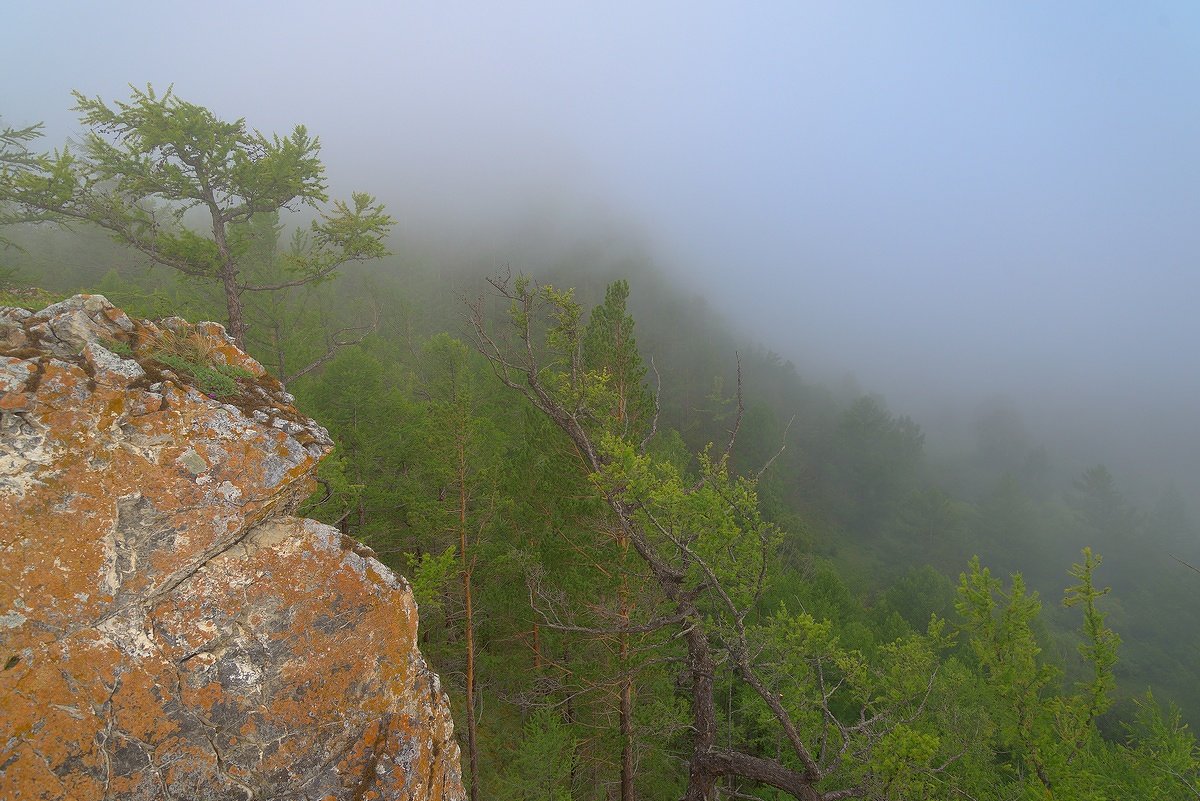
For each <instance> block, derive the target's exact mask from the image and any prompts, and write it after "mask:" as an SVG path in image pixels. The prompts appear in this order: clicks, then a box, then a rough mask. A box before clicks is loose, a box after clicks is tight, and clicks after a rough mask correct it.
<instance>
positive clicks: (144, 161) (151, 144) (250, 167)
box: [0, 86, 393, 342]
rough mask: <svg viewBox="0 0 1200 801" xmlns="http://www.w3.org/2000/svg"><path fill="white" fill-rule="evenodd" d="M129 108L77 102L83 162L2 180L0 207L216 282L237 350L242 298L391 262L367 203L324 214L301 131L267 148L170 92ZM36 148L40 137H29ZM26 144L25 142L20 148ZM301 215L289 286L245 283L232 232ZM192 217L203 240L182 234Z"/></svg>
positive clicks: (142, 98) (69, 160)
mask: <svg viewBox="0 0 1200 801" xmlns="http://www.w3.org/2000/svg"><path fill="white" fill-rule="evenodd" d="M131 89H132V96H131V98H130V100H129V102H123V101H116V102H115V103H113V104H111V105H110V104H109V103H107V102H105V101H104V100H102V99H101V98H99V97H96V98H89V97H87V96H85V95H83V94H81V93H79V92H75V93H74V96H75V100H76V105H75V110H76V111H78V112H79V114H80V122H81V123H82V124H83V125H85V126H87V127H88V128H89V131H88V133H87V134H86V135H85V137H84V140H83V143H82V146H81V152H80V154H79V155H76V154H75V153H73V152H72V151H71V150H70V149H69V148H64V149H63V150H61V151H56V152H55V153H53V154H47V155H44V156H39V157H37V158H36V159H34V160H33V161H31V162H29V163H28V164H26V165H24V168H23V169H13V168H8V167H6V168H5V169H4V170H3V171H2V172H0V201H5V202H8V203H10V204H11V205H12V207H13V208H14V209H15V210H16V214H18V215H20V216H21V218H22V219H27V220H46V221H65V220H71V219H79V220H87V221H89V222H92V223H94V224H96V225H99V226H101V227H102V228H105V229H107V230H108V231H110V232H111V233H112V234H114V235H115V236H116V237H117V239H119V240H120V241H121V242H123V243H125V244H127V245H129V246H131V247H133V248H135V249H137V250H139V251H141V252H142V253H143V254H145V255H146V256H148V257H149V258H151V259H152V260H154V261H155V262H157V263H159V264H162V265H165V266H167V267H170V268H172V269H175V270H178V271H179V272H181V273H183V274H184V275H187V276H191V277H193V278H198V279H207V280H211V281H218V280H219V281H220V282H221V284H222V286H223V291H224V294H225V300H226V306H227V311H228V314H229V328H230V333H231V334H232V336H233V337H234V339H236V340H237V341H238V342H244V337H245V331H246V323H245V320H244V319H243V315H242V305H241V304H242V301H241V294H242V293H243V292H247V291H276V290H280V289H285V288H287V287H289V286H296V285H301V284H306V283H312V282H315V281H321V280H325V279H328V278H330V277H332V276H333V274H334V273H335V271H336V270H337V268H338V267H339V266H341V265H343V264H345V263H348V262H351V261H359V260H364V259H375V258H378V257H380V256H382V255H385V254H386V249H385V247H384V245H383V239H384V237H385V236H386V235H387V233H388V231H389V230H390V229H391V226H392V224H393V221H392V220H391V218H390V217H388V216H387V215H386V214H385V213H384V211H383V207H382V206H380V205H378V204H376V203H375V201H374V199H373V198H371V197H370V196H369V195H366V194H363V193H355V194H354V195H353V196H352V202H351V203H350V204H347V203H344V202H341V201H337V202H335V203H334V204H333V207H332V210H331V211H323V210H321V209H322V206H321V204H323V203H324V202H325V201H327V200H328V197H327V195H326V192H325V190H326V180H325V170H324V166H323V165H322V164H321V161H320V159H319V158H318V154H319V152H320V141H319V140H318V139H316V138H315V137H311V136H309V134H308V131H307V130H306V129H305V128H304V126H299V125H298V126H296V127H295V129H293V131H292V133H291V134H290V135H289V136H286V137H280V136H278V135H272V136H267V135H265V134H262V133H260V132H258V131H254V130H252V129H250V128H248V127H247V125H246V123H245V121H244V120H240V119H239V120H235V121H233V122H228V121H224V120H221V119H219V118H217V117H216V116H215V115H214V114H213V113H212V112H211V111H209V110H208V109H206V108H204V107H202V106H199V105H196V104H194V103H189V102H187V101H184V100H183V99H181V98H179V97H177V96H176V95H175V94H174V93H173V92H172V90H171V89H168V90H167V91H166V93H164V94H162V95H158V94H157V93H156V92H155V91H154V89H153V87H151V86H147V87H146V89H145V90H141V89H137V88H136V87H131ZM28 133H29V134H30V136H28V137H26V140H27V139H29V138H32V136H33V135H36V134H37V133H38V132H37V131H36V130H34V131H31V132H28ZM23 143H24V142H23V141H22V144H23ZM300 206H311V207H313V208H315V209H318V213H319V219H318V220H316V221H314V222H313V223H312V224H311V226H310V234H311V238H312V242H311V246H310V247H307V248H306V249H305V250H304V252H303V253H300V254H297V255H296V257H295V258H293V259H292V260H291V263H290V265H289V269H290V271H291V273H292V275H291V276H290V277H288V278H286V279H284V280H278V281H275V282H273V283H268V284H255V283H252V282H248V281H247V280H246V279H245V277H244V276H243V275H242V268H241V265H240V259H241V257H242V255H244V254H243V253H242V252H240V248H239V242H238V237H237V236H236V234H234V233H233V229H234V228H236V227H237V226H238V225H241V224H246V223H249V222H250V221H251V220H253V218H254V217H255V216H256V215H273V214H275V213H277V212H278V211H279V210H281V209H288V210H295V209H297V208H299V207H300ZM192 208H199V209H200V210H202V211H203V212H204V213H205V214H206V215H207V216H208V217H209V218H210V220H211V226H210V227H209V229H208V230H207V231H206V233H203V234H201V233H198V232H197V231H196V230H194V229H192V228H190V227H188V225H187V224H186V220H185V215H186V214H187V212H188V211H189V210H190V209H192Z"/></svg>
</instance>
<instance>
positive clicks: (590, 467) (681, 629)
mask: <svg viewBox="0 0 1200 801" xmlns="http://www.w3.org/2000/svg"><path fill="white" fill-rule="evenodd" d="M492 285H493V287H494V288H495V289H496V290H497V292H498V294H499V298H500V300H501V301H503V302H506V303H507V304H508V323H509V326H510V327H509V331H510V332H511V334H512V336H511V337H506V336H505V335H504V334H503V333H502V332H500V331H498V330H497V329H495V328H493V327H492V326H491V325H490V324H489V323H488V321H487V319H486V318H485V308H484V304H483V302H482V301H480V302H479V303H477V304H475V305H474V306H473V315H472V322H473V326H474V329H475V334H476V338H477V340H476V344H477V346H478V348H479V349H480V351H481V352H482V353H483V354H484V355H485V356H487V357H488V358H489V360H490V361H491V362H492V366H493V368H494V370H495V373H496V375H497V376H498V378H499V379H500V381H501V382H502V383H504V384H505V385H506V386H508V387H509V388H510V389H513V390H515V391H517V392H519V393H520V394H521V395H523V396H524V397H525V398H526V399H527V401H528V402H529V403H530V404H531V405H532V406H533V407H534V408H535V409H537V410H538V411H539V412H541V413H542V414H544V415H545V416H546V417H547V418H548V419H549V420H550V421H552V422H553V423H554V424H555V425H556V426H557V427H558V428H559V429H560V430H561V431H562V432H563V434H565V435H566V437H567V438H568V439H569V440H570V442H571V444H572V445H573V447H574V448H575V449H576V451H577V452H578V455H579V460H580V462H581V464H582V466H583V469H584V470H585V471H586V472H587V473H588V474H589V476H588V477H589V480H590V483H591V486H592V487H593V488H594V491H595V492H596V494H597V496H598V497H599V498H600V499H602V500H603V502H604V504H605V505H606V506H607V508H608V511H609V512H610V513H611V516H612V520H613V525H614V526H616V527H617V528H619V529H620V531H621V536H622V537H623V538H625V539H626V540H627V541H628V544H629V550H630V553H631V555H632V557H633V558H634V559H635V560H636V561H637V562H638V563H639V565H640V572H641V574H642V575H643V576H644V577H645V580H646V582H647V585H648V587H647V589H648V590H649V594H648V595H647V596H646V600H645V602H644V604H643V605H642V606H641V607H639V608H638V609H637V610H635V611H636V616H635V615H633V614H627V615H625V616H624V618H626V619H621V620H619V621H618V624H617V627H616V631H617V632H618V633H621V634H625V635H641V634H646V633H649V632H659V633H661V634H662V635H663V636H662V638H661V641H662V643H663V645H662V647H663V648H664V649H666V650H665V651H664V653H663V657H662V659H663V660H666V661H668V662H670V663H671V664H674V665H676V666H677V667H678V669H679V670H680V674H679V679H678V682H677V688H678V689H679V690H680V691H681V692H684V693H685V694H686V696H687V699H688V705H689V707H690V713H689V715H690V720H689V725H688V727H687V734H686V738H685V739H686V743H685V744H684V747H685V749H686V752H687V753H686V756H685V757H684V758H685V761H686V764H687V778H686V787H685V789H684V790H683V794H682V797H683V799H685V801H707V800H708V799H712V798H714V797H716V796H715V793H716V792H717V786H718V783H719V782H722V781H726V782H730V781H739V782H740V781H748V782H751V783H755V784H759V785H766V786H768V787H773V788H775V789H776V790H779V791H782V792H783V793H785V794H787V795H790V796H792V797H793V798H796V799H801V801H837V799H842V798H852V797H865V796H869V795H871V794H872V793H874V792H875V789H876V786H877V785H878V784H879V783H880V782H883V781H889V782H892V783H894V782H895V779H896V777H903V776H904V775H905V774H906V772H908V771H909V769H910V768H915V767H918V766H919V765H924V764H925V763H928V762H930V761H931V760H932V759H933V758H934V755H935V754H936V753H937V752H938V750H939V749H941V748H943V747H944V744H943V743H942V742H941V741H940V740H939V739H938V738H936V737H934V736H932V735H930V734H928V733H926V732H920V731H917V730H916V729H914V728H912V727H911V726H910V724H911V723H912V722H913V721H915V720H916V719H917V718H919V717H920V716H921V715H922V714H923V711H924V710H925V708H926V705H927V701H928V699H929V697H930V694H931V693H932V692H933V689H934V686H935V682H934V679H935V677H936V672H937V667H936V666H937V658H936V653H937V651H938V650H939V649H940V648H941V647H943V646H942V643H943V640H942V638H941V635H940V624H939V623H937V622H936V621H934V622H933V623H931V625H930V629H931V630H930V634H929V635H928V636H924V635H914V636H913V637H911V638H909V639H908V640H907V641H904V642H897V643H896V644H894V645H893V646H892V647H890V648H889V649H887V650H886V651H884V652H883V656H882V657H881V659H882V662H881V663H880V664H877V665H872V664H867V663H866V662H864V661H863V659H862V657H861V656H859V655H856V654H855V653H853V652H851V651H848V650H846V649H845V648H843V647H842V646H840V645H839V644H838V643H837V641H836V637H834V636H831V635H830V634H829V633H828V632H826V633H824V634H823V635H822V636H821V637H816V636H815V631H816V629H818V628H821V626H820V625H819V624H817V623H815V622H814V621H813V620H812V619H811V618H808V617H807V616H806V615H803V614H800V615H795V614H791V613H789V612H788V611H787V610H781V611H780V612H779V613H777V614H775V615H774V616H771V617H770V618H769V619H768V620H767V621H766V622H765V623H763V622H760V619H761V615H762V612H761V611H760V610H759V604H760V602H761V601H762V599H763V592H764V590H765V588H766V587H767V585H768V583H769V582H770V581H771V576H772V571H773V569H774V568H773V566H774V565H775V564H776V563H777V559H776V553H777V549H778V546H779V543H780V540H781V537H782V532H781V531H780V530H779V529H778V528H776V527H775V526H773V525H772V524H770V523H769V522H767V521H765V520H764V519H763V518H762V516H761V514H760V512H759V509H758V498H757V494H756V491H755V480H754V479H753V478H746V477H740V476H737V475H736V474H734V473H733V472H732V471H731V470H730V467H729V455H730V451H731V449H732V447H733V444H734V441H735V439H736V433H737V429H738V426H739V421H740V417H741V403H740V391H739V394H738V398H739V402H738V413H737V415H736V417H735V419H734V421H733V424H732V430H731V432H730V436H729V442H728V444H727V446H726V447H725V448H724V449H723V450H722V451H720V452H715V451H714V450H713V449H711V448H710V449H708V450H706V451H705V452H703V453H701V454H700V455H699V457H698V462H699V473H698V475H695V476H692V475H688V474H687V473H685V472H684V471H683V470H681V469H680V468H679V466H677V465H675V464H673V463H672V462H670V461H669V460H663V459H661V458H657V457H656V456H655V455H654V453H653V452H652V450H651V449H648V445H649V444H650V442H651V441H652V438H653V434H654V432H655V430H656V428H657V424H656V421H655V416H653V415H652V416H651V418H650V421H649V424H648V425H647V426H646V427H645V428H644V429H643V430H642V431H639V430H636V428H635V427H633V426H629V427H627V426H626V425H624V423H623V422H621V414H620V413H619V411H618V413H617V414H615V415H614V414H613V410H614V409H616V410H620V409H621V408H622V404H621V403H620V401H619V400H618V399H616V398H614V397H613V387H614V385H615V384H619V381H618V382H614V380H613V377H614V376H613V372H612V370H611V369H606V366H605V365H604V364H603V362H604V361H606V360H601V363H600V364H597V363H596V362H595V361H591V360H590V359H589V358H588V353H589V351H590V352H592V353H596V352H597V351H596V343H595V342H592V343H590V344H588V343H587V340H588V338H589V337H588V329H587V326H585V324H584V315H583V312H582V309H581V308H580V306H579V304H578V303H577V302H576V301H575V300H574V297H573V294H572V293H571V292H570V291H566V292H564V291H560V290H556V289H554V288H553V287H549V286H538V285H536V284H534V283H533V282H532V281H530V280H529V279H527V278H524V277H519V278H517V279H515V280H512V279H497V280H494V281H493V282H492ZM620 294H621V292H620V288H619V287H618V291H617V292H616V295H620ZM609 300H618V301H621V302H620V303H619V304H618V305H619V306H620V308H619V309H617V308H610V309H607V310H605V309H604V308H603V307H601V310H600V311H599V315H600V317H601V318H606V319H602V320H601V321H600V322H599V323H598V324H597V326H596V327H593V328H592V333H593V334H595V336H597V337H599V336H600V334H601V332H602V330H603V329H607V330H608V332H609V333H610V334H611V333H612V332H613V331H615V330H617V329H619V328H623V327H624V326H623V325H618V326H615V327H614V326H612V325H610V323H612V322H613V321H614V319H616V318H623V317H624V313H623V312H624V309H623V299H621V298H617V297H615V296H614V295H612V294H610V297H609ZM610 312H612V314H610ZM618 312H619V313H618ZM625 333H626V334H628V331H626V332H625ZM618 345H619V341H618V340H610V350H609V353H610V354H615V353H617V352H618V351H619V350H620V348H619V347H617V346H618ZM589 361H591V364H590V365H589ZM597 367H599V369H596V368H597ZM608 367H609V368H611V365H608ZM627 375H628V376H629V377H632V376H633V375H634V373H628V374H627ZM739 389H740V380H739ZM625 408H628V406H626V407H625ZM643 431H644V433H643ZM631 611H633V610H631ZM574 628H575V630H577V631H583V630H584V627H581V626H575V627H574ZM826 628H827V626H826ZM822 631H824V629H822ZM817 640H820V642H817ZM769 652H777V653H778V654H779V655H780V658H779V660H778V664H774V663H762V662H761V661H760V657H761V656H762V655H764V654H766V653H769ZM806 663H810V664H815V665H816V666H817V667H816V668H815V669H814V670H806V671H803V677H802V679H803V680H802V682H801V683H799V684H796V680H797V667H798V666H799V665H802V664H806ZM721 682H731V683H732V685H736V686H737V688H738V693H739V695H744V696H745V697H746V699H747V701H746V703H748V704H749V705H750V708H752V709H753V710H755V714H756V716H757V717H758V718H759V719H760V724H761V725H762V726H764V727H769V728H770V729H772V730H774V731H776V732H778V734H779V737H778V743H779V747H778V749H772V751H774V753H770V752H768V751H766V750H765V749H763V748H762V747H761V746H758V745H756V744H755V743H751V742H737V741H734V740H732V739H731V735H732V732H728V731H724V729H727V722H726V721H725V720H723V716H722V714H721V710H720V709H719V707H718V705H717V701H716V692H717V690H718V688H719V687H721V686H723V685H722V684H721ZM789 682H790V684H789ZM781 689H783V690H784V691H783V692H781ZM793 690H795V692H793ZM848 704H854V707H855V712H854V713H853V714H846V713H845V712H842V714H838V711H840V710H841V709H842V707H844V706H846V705H848ZM880 748H882V749H883V750H884V751H887V752H889V754H891V755H892V756H894V758H892V757H889V759H888V760H887V761H886V762H881V761H880V760H879V759H878V758H877V756H876V754H877V752H878V751H879V749H880ZM876 763H878V766H876ZM943 769H944V768H940V767H934V768H932V770H935V771H941V770H943ZM885 773H887V775H886V776H885Z"/></svg>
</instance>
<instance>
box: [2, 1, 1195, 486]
mask: <svg viewBox="0 0 1200 801" xmlns="http://www.w3.org/2000/svg"><path fill="white" fill-rule="evenodd" d="M3 18H4V27H5V36H4V40H5V44H4V47H3V48H2V49H0V72H2V74H3V75H4V76H5V77H4V78H3V89H4V91H3V95H2V99H0V103H2V105H0V115H2V116H3V118H4V120H5V121H6V122H7V123H10V124H25V123H30V122H34V121H38V120H44V121H45V122H46V124H47V139H46V142H47V143H48V144H51V145H54V144H58V143H60V142H62V141H64V140H65V139H66V138H67V137H68V136H69V135H71V134H72V133H73V132H75V131H76V125H75V122H74V116H73V113H72V112H71V111H70V106H71V105H72V101H71V98H70V95H69V92H70V90H71V89H78V90H80V91H82V92H84V93H86V94H89V95H101V96H102V97H104V98H105V99H123V98H125V97H127V96H128V89H127V84H129V83H134V84H139V85H141V84H145V83H146V82H152V83H154V85H155V86H156V88H160V89H165V88H166V86H167V85H168V84H172V83H173V84H174V86H175V90H176V92H177V93H178V94H179V95H180V96H182V97H184V98H185V99H188V100H191V101H193V102H197V103H200V104H203V105H207V106H209V107H210V108H212V109H213V110H214V111H216V112H217V113H218V114H219V115H222V116H226V117H240V116H244V117H245V118H246V119H247V121H248V122H249V123H250V124H251V125H253V126H254V127H257V128H260V129H261V130H264V131H268V132H270V131H277V132H284V131H286V130H288V129H290V126H291V125H293V124H295V123H304V124H305V125H307V126H308V128H309V129H310V131H312V132H314V133H316V134H318V135H319V136H320V137H321V140H322V143H323V146H324V148H323V157H324V159H325V162H326V164H327V167H328V170H329V176H330V181H331V189H332V191H333V194H335V195H345V194H346V193H347V192H349V191H350V190H351V189H360V188H361V189H365V190H368V191H371V192H373V193H375V194H377V195H378V196H380V197H381V198H382V199H383V200H384V201H385V202H386V203H387V204H388V206H389V209H390V210H392V211H393V213H394V214H395V215H396V216H397V217H398V218H399V219H400V222H401V225H400V226H399V229H398V246H400V247H402V246H403V244H404V242H405V241H406V238H409V239H416V238H420V237H429V236H437V237H442V238H444V239H449V240H452V241H453V240H462V241H464V242H465V241H470V242H473V243H475V245H476V246H479V247H485V248H487V247H491V248H493V249H494V250H495V256H496V259H497V260H498V261H501V262H505V261H512V262H514V267H517V268H519V267H520V266H521V265H520V263H519V261H518V259H517V257H519V255H520V254H519V252H512V251H510V249H509V248H510V241H509V239H507V238H506V236H507V235H506V234H505V233H504V232H505V231H506V230H508V228H507V227H508V226H511V225H516V224H520V223H522V222H524V221H528V220H531V219H538V218H544V219H545V220H546V226H547V229H553V228H554V226H559V227H560V228H565V229H567V230H569V231H574V230H578V231H581V232H586V231H588V230H589V228H590V226H595V227H596V228H597V229H601V230H607V231H616V232H621V233H622V234H623V235H626V236H629V237H630V238H631V239H634V240H636V241H637V242H639V245H638V246H639V247H641V248H644V249H645V250H646V251H647V252H649V253H652V254H653V256H654V259H655V261H656V262H657V263H658V264H659V266H661V267H662V268H664V269H666V270H668V271H670V273H671V274H672V275H673V276H675V277H676V278H678V279H679V280H680V281H683V282H686V283H687V285H688V287H689V291H692V290H694V291H695V292H698V293H702V294H704V295H706V296H707V297H708V298H709V300H710V302H711V305H712V306H713V307H714V308H716V309H717V310H719V311H720V312H722V313H724V314H725V315H727V316H728V317H729V318H730V319H732V320H733V321H734V322H735V323H736V324H737V325H739V326H741V328H742V329H743V330H744V332H745V334H746V335H747V336H748V337H753V338H755V339H758V340H761V341H762V342H763V343H765V344H766V345H768V346H769V347H771V348H772V349H774V350H776V351H777V352H779V353H781V354H782V355H784V356H785V357H787V358H791V359H793V360H795V361H796V363H797V364H798V365H800V367H801V369H802V371H811V372H812V374H814V375H819V376H829V377H833V378H835V379H837V378H840V377H841V376H842V375H843V374H852V375H853V376H854V377H855V379H856V380H857V382H858V384H859V385H860V386H862V387H863V388H864V389H869V390H875V391H879V392H881V393H883V394H884V395H886V396H887V398H888V400H889V402H890V405H891V407H892V408H893V409H895V410H897V411H900V412H906V413H910V414H912V415H913V416H914V417H916V418H917V419H918V420H920V421H921V422H922V423H923V424H925V425H926V427H927V428H935V429H936V428H937V427H938V426H940V425H943V424H946V423H955V424H958V425H967V424H968V423H969V422H970V419H971V416H972V414H974V413H975V412H974V411H973V410H976V409H978V408H980V407H979V404H981V403H987V402H993V401H994V399H995V398H996V397H998V396H1002V397H1005V398H1007V399H1009V400H1008V401H1006V402H1011V403H1012V404H1013V405H1014V406H1015V407H1016V408H1017V409H1019V410H1020V412H1021V414H1022V415H1023V416H1024V418H1025V423H1026V425H1027V426H1028V427H1029V428H1030V429H1031V431H1032V432H1033V434H1034V435H1035V436H1049V435H1050V434H1054V435H1056V436H1058V435H1063V434H1066V435H1067V436H1068V437H1069V438H1070V439H1072V440H1073V441H1074V442H1075V445H1076V446H1077V449H1078V453H1079V458H1081V459H1082V458H1094V460H1096V461H1108V462H1110V463H1113V464H1114V466H1117V472H1118V473H1120V472H1121V470H1122V469H1124V470H1127V471H1140V470H1149V469H1154V470H1156V471H1162V472H1164V473H1170V474H1173V475H1175V476H1176V477H1177V478H1179V479H1180V484H1181V485H1186V486H1189V487H1194V486H1195V485H1196V483H1197V479H1196V477H1197V476H1200V458H1198V457H1197V454H1200V423H1198V422H1197V420H1196V412H1197V409H1198V408H1200V364H1198V361H1197V357H1196V347H1197V343H1200V317H1198V316H1197V315H1196V314H1195V313H1194V308H1195V304H1196V300H1197V297H1198V295H1200V259H1198V257H1200V6H1197V5H1196V4H1194V3H1189V2H1178V3H1156V2H1141V3H1096V2H1086V3H1084V2H1079V3H1071V2H1062V3H1053V4H1012V3H994V4H990V5H988V6H986V7H985V6H983V5H981V4H964V3H951V2H946V3H919V4H911V3H904V4H900V3H892V2H880V3H852V4H851V3H821V4H816V3H813V4H809V3H774V4H745V3H727V4H714V3H665V2H664V3H604V4H599V3H597V4H591V5H590V6H584V5H583V4H578V3H554V2H547V3H488V4H485V3H478V4H465V3H421V4H417V3H378V4H361V3H359V4H353V3H343V4H336V5H335V4H329V3H219V2H215V3H206V4H199V5H197V4H172V3H154V4H149V3H123V4H118V5H117V6H113V5H111V4H110V5H98V4H90V3H89V4H84V3H77V4H63V3H58V4H44V5H41V6H37V7H35V4H32V3H25V4H19V5H15V6H13V7H11V8H9V9H7V10H6V11H5V12H3ZM489 238H491V239H493V240H494V241H493V242H491V243H489ZM635 291H636V280H635ZM933 439H934V440H936V431H935V436H934V437H933ZM1089 450H1090V451H1091V452H1089ZM1110 451H1115V452H1116V453H1113V452H1110ZM1120 465H1124V467H1123V468H1122V467H1120Z"/></svg>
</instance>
